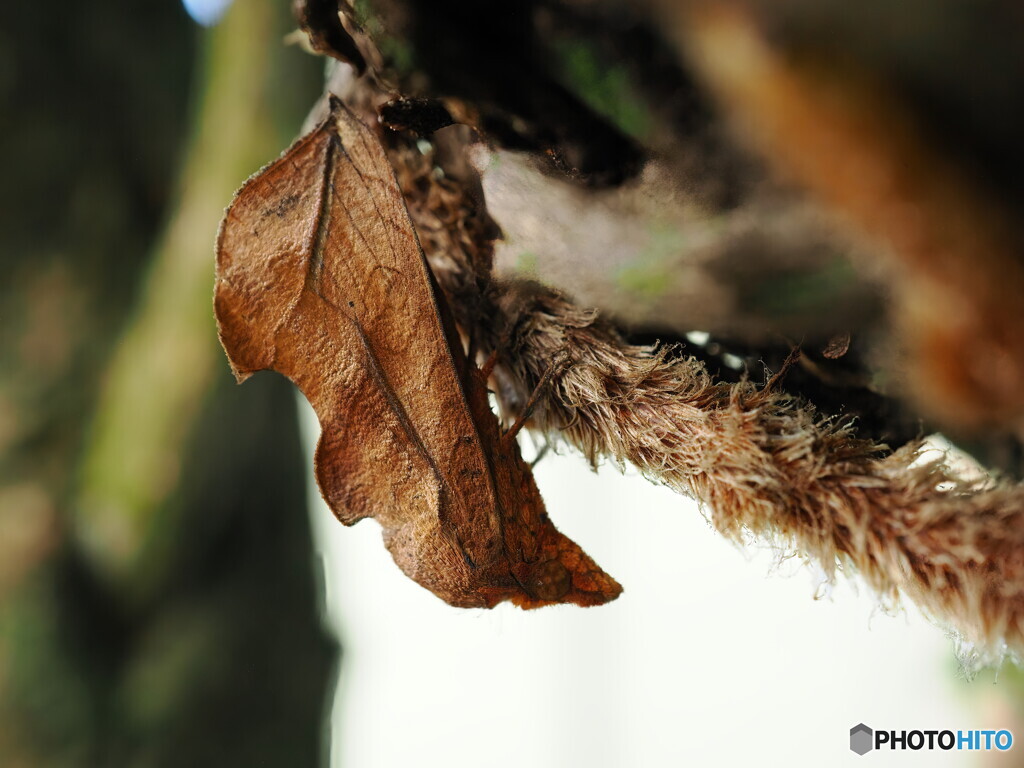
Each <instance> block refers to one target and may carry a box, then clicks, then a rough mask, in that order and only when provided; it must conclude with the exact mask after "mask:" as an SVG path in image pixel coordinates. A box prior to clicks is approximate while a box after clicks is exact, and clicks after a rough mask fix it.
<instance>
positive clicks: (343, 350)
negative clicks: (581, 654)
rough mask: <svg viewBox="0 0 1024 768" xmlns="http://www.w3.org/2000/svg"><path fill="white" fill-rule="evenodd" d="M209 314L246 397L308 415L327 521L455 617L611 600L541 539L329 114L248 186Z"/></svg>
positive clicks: (419, 260) (598, 580) (545, 528)
mask: <svg viewBox="0 0 1024 768" xmlns="http://www.w3.org/2000/svg"><path fill="white" fill-rule="evenodd" d="M215 307H216V315H217V320H218V323H219V328H220V337H221V342H222V343H223V345H224V349H225V350H226V352H227V354H228V358H229V359H230V361H231V365H232V368H233V370H234V372H235V374H236V376H237V377H238V378H239V380H244V379H245V378H247V377H248V376H249V375H251V374H252V373H253V372H255V371H258V370H263V369H273V370H276V371H279V372H280V373H283V374H284V375H285V376H287V377H288V378H290V379H291V380H292V381H294V382H295V383H296V384H297V385H298V386H299V388H300V389H301V390H302V392H303V393H304V394H305V395H306V397H307V399H308V400H309V401H310V403H311V404H312V405H313V407H314V409H315V410H316V412H317V415H318V417H319V419H320V424H321V427H322V430H323V433H322V435H321V438H320V442H319V445H318V447H317V453H316V475H317V480H318V482H319V484H320V488H321V491H322V492H323V495H324V498H325V499H326V500H327V503H328V504H329V505H330V507H331V509H332V510H333V511H334V513H335V514H336V515H337V516H338V518H339V519H340V520H341V521H342V522H343V523H345V524H347V525H351V524H353V523H355V522H357V521H358V520H361V519H362V518H364V517H373V518H375V519H376V520H377V521H378V522H379V523H380V524H381V526H382V527H383V529H384V540H385V543H386V545H387V547H388V549H389V550H390V551H391V554H392V556H393V557H394V559H395V561H396V562H397V563H398V565H399V566H400V567H401V568H402V570H403V571H405V573H406V574H407V575H409V576H410V577H411V578H413V579H415V580H416V581H417V582H419V583H420V584H421V585H423V586H425V587H427V588H428V589H430V590H431V591H432V592H434V593H435V594H437V595H438V596H439V597H441V598H443V599H444V600H446V601H447V602H449V603H451V604H453V605H458V606H483V607H491V606H493V605H495V604H497V603H498V602H501V601H503V600H511V601H513V602H514V603H516V604H518V605H520V606H522V607H527V608H532V607H536V606H540V605H546V604H550V603H576V604H578V605H596V604H600V603H604V602H607V601H609V600H612V599H614V598H615V597H617V596H618V594H619V592H620V591H621V588H620V587H619V585H618V584H617V583H616V582H615V581H614V580H613V579H612V578H610V577H609V576H607V575H606V574H605V573H604V572H603V571H601V569H600V568H599V567H598V566H597V565H596V564H595V563H594V562H593V561H592V560H591V559H590V558H589V557H588V556H587V555H586V554H585V553H584V552H583V551H582V550H581V549H580V548H579V547H578V546H577V545H576V544H574V543H573V542H572V541H570V540H569V539H568V538H566V537H565V536H563V535H562V534H560V533H559V532H558V531H557V530H556V529H555V528H554V526H553V525H552V524H551V522H550V520H549V519H548V516H547V514H546V512H545V510H544V505H543V501H542V500H541V497H540V494H539V492H538V490H537V486H536V484H535V483H534V480H533V477H532V475H531V473H530V470H529V467H528V466H527V465H526V464H525V463H524V462H523V460H522V458H521V456H520V453H519V448H518V445H517V444H516V442H515V440H514V439H508V438H505V437H503V436H502V435H501V433H500V430H499V424H498V421H497V419H496V417H495V416H494V414H493V413H492V412H491V410H490V407H489V405H488V399H487V390H486V382H485V379H484V377H483V376H482V375H481V373H480V371H479V370H477V369H476V368H475V367H474V366H473V364H472V362H470V361H468V360H467V359H466V357H465V355H464V353H463V351H462V347H461V344H460V342H459V337H458V334H457V332H456V329H455V326H454V323H453V321H452V320H451V317H450V313H449V310H448V308H447V306H446V304H445V302H444V298H443V296H442V295H441V294H440V293H439V291H438V290H437V288H436V285H435V283H434V279H433V275H432V273H431V272H430V269H429V267H428V266H427V263H426V260H425V259H424V257H423V253H422V251H421V249H420V246H419V242H418V241H417V239H416V235H415V233H414V230H413V227H412V223H411V222H410V220H409V214H408V212H407V211H406V208H405V204H404V202H403V200H402V196H401V193H400V191H399V188H398V185H397V183H396V181H395V176H394V172H393V170H392V168H391V166H390V165H389V164H388V160H387V157H386V156H385V154H384V151H383V149H382V147H381V146H380V144H379V142H378V141H377V139H376V137H375V136H374V135H373V134H372V133H371V132H370V130H369V129H368V128H366V126H365V125H363V124H362V123H361V122H360V121H359V120H358V119H357V118H355V117H354V116H353V115H352V114H351V113H350V112H349V111H348V110H347V109H346V108H345V107H344V106H343V105H342V104H341V102H340V101H339V100H337V99H332V101H331V112H330V115H329V117H328V118H327V119H326V120H325V121H324V122H323V123H322V124H320V125H319V126H318V127H317V128H315V129H314V130H313V131H312V132H311V133H309V134H308V135H306V136H305V137H303V138H301V139H299V141H297V142H296V143H295V144H294V145H293V146H292V147H291V148H290V149H289V150H288V151H287V152H286V153H285V154H284V155H283V156H282V157H281V159H279V160H277V161H276V162H275V163H273V164H271V165H270V166H268V167H267V168H266V169H264V170H263V171H262V172H261V173H259V174H258V175H257V176H255V177H254V178H252V179H251V180H250V181H249V182H247V183H246V184H245V185H244V186H243V187H242V189H241V190H240V191H239V192H238V194H237V196H236V198H235V200H234V202H233V203H232V205H231V207H230V208H229V209H228V211H227V214H226V215H225V218H224V222H223V224H222V227H221V232H220V236H219V239H218V244H217V286H216V297H215Z"/></svg>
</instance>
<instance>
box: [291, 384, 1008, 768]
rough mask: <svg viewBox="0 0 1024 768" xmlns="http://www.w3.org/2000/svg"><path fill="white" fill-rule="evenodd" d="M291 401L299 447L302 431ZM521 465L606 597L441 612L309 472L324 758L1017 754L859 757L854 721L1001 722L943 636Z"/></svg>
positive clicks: (550, 763) (592, 479) (673, 505)
mask: <svg viewBox="0 0 1024 768" xmlns="http://www.w3.org/2000/svg"><path fill="white" fill-rule="evenodd" d="M302 408H303V417H304V429H305V433H306V438H307V444H308V446H309V450H310V452H311V451H312V447H313V444H314V443H315V440H316V436H317V434H318V433H319V428H318V426H317V424H316V422H315V417H314V416H313V414H312V411H311V410H310V409H309V408H308V406H306V405H305V404H303V406H302ZM535 474H536V476H537V482H538V484H539V485H540V488H541V491H542V493H543V495H544V498H545V502H546V505H547V508H548V511H549V513H550V514H551V517H552V519H553V520H554V521H555V524H556V525H557V526H558V527H559V528H560V529H561V530H562V531H564V532H565V533H566V534H567V535H569V536H570V537H571V538H573V539H575V540H576V541H577V542H578V543H579V544H580V545H581V546H583V548H584V549H585V550H586V551H587V552H588V553H589V554H590V555H591V556H593V557H594V559H595V560H596V561H597V562H598V563H599V564H600V565H601V566H602V567H603V568H604V569H605V570H606V571H608V572H609V573H610V574H612V575H613V576H615V577H616V578H617V579H618V580H619V582H620V583H621V584H622V585H623V586H624V587H625V592H624V593H623V595H622V596H621V597H620V598H619V599H618V600H617V601H615V602H614V603H611V604H610V605H607V606H603V607H601V608H591V609H581V608H577V607H574V606H559V607H555V608H545V609H541V610H539V611H532V612H523V611H521V610H519V609H517V608H513V607H511V606H508V605H501V606H499V607H498V608H496V609H494V610H493V611H484V610H469V611H467V610H460V609H456V608H451V607H449V606H447V605H446V604H444V603H443V602H441V601H440V600H439V599H438V598H436V597H434V596H433V595H432V594H430V593H429V592H427V591H426V590H424V589H422V588H421V587H419V586H418V585H416V584H415V583H414V582H412V581H411V580H409V579H407V578H406V577H405V576H404V575H403V574H402V573H401V572H400V571H399V570H398V567H397V566H396V565H395V564H394V563H393V561H392V560H391V557H390V555H389V554H388V553H387V551H386V550H385V549H384V546H383V544H382V542H381V538H380V528H379V526H377V524H376V523H375V522H374V521H372V520H366V521H363V522H361V523H359V524H358V525H356V526H355V527H353V528H344V527H343V526H342V525H340V524H339V523H337V522H336V521H335V519H334V517H333V515H332V514H331V513H330V511H329V510H328V509H327V508H326V506H325V505H324V504H323V502H322V501H320V497H319V493H318V492H317V491H316V490H315V487H314V488H313V491H312V492H313V494H314V499H315V503H314V505H313V507H314V508H313V509H312V516H313V522H314V530H315V535H316V537H317V540H318V542H319V546H320V547H321V550H322V557H323V570H324V577H325V600H326V620H327V622H328V624H329V625H330V626H331V627H332V628H333V629H334V630H335V631H336V632H337V633H338V636H339V637H340V638H341V641H342V643H343V646H344V657H343V661H342V666H341V670H340V684H339V688H338V691H337V695H336V699H335V705H334V711H333V723H332V728H331V747H330V752H331V766H332V768H385V766H386V767H388V768H399V767H401V768H406V767H407V766H408V767H413V766H415V768H431V766H445V767H446V768H461V767H463V766H466V767H467V768H469V767H470V766H473V767H476V766H480V767H481V768H524V767H528V768H566V767H572V766H587V768H606V767H607V768H612V767H615V768H619V767H631V766H644V767H648V766H650V767H654V766H659V767H660V766H691V765H692V766H746V765H757V766H766V767H767V766H815V767H816V768H817V767H818V766H844V765H850V766H853V765H857V766H862V767H863V766H869V765H870V766H887V765H893V766H895V765H900V766H967V765H1000V766H1011V765H1019V764H1021V762H1024V761H1020V760H1018V757H1019V755H1020V754H1021V749H1024V742H1021V743H1019V744H1015V745H1014V748H1013V749H1012V750H1011V751H1010V752H1008V753H1005V754H994V753H989V754H988V755H986V757H985V762H984V763H982V762H981V761H979V760H978V758H977V756H974V757H970V756H968V755H967V754H966V753H957V752H942V751H940V750H936V751H932V752H929V751H926V750H925V751H921V752H911V751H904V752H895V753H885V752H871V753H869V754H868V755H866V756H864V757H860V756H857V755H855V754H854V753H852V752H850V751H849V729H850V728H851V727H852V726H854V725H856V724H857V723H859V722H864V723H867V724H868V725H869V726H872V727H882V728H886V729H904V728H905V729H907V730H912V729H920V730H926V729H939V730H942V729H947V728H948V729H950V730H954V731H955V730H957V729H967V728H979V729H981V728H995V729H998V728H1002V727H1007V728H1010V729H1011V730H1012V729H1013V723H1012V720H1011V718H1010V716H1009V713H1008V712H1006V711H1004V709H1005V707H1003V708H1000V704H999V701H1000V691H999V690H998V685H994V684H993V676H992V674H991V673H989V674H987V675H984V674H983V675H982V676H980V677H979V678H978V679H977V680H975V681H974V682H967V681H966V680H964V679H963V678H962V676H958V675H957V670H958V666H957V663H956V661H955V659H954V657H953V649H952V645H951V643H950V642H949V641H948V640H947V639H946V638H945V637H944V635H943V633H942V631H941V630H939V629H938V628H936V627H935V626H933V625H931V624H929V623H928V622H926V621H925V620H924V619H922V618H921V617H920V616H919V615H917V614H916V613H913V612H908V613H904V614H900V615H898V616H889V615H886V614H884V613H882V612H881V611H879V610H877V608H876V602H875V600H874V599H873V597H872V596H871V594H870V593H869V592H868V591H867V590H866V589H864V588H860V589H859V590H857V589H856V588H855V586H853V585H851V583H850V582H849V581H845V582H843V583H841V584H840V585H839V586H838V587H837V588H836V589H835V590H833V591H832V593H831V594H830V595H829V596H828V597H826V598H824V599H818V600H815V599H814V595H815V592H816V582H815V577H814V573H813V571H812V570H811V569H810V568H809V567H807V566H804V565H801V564H799V563H796V562H795V561H793V562H792V563H789V564H786V565H784V566H783V567H781V568H778V567H775V565H776V558H775V557H774V556H773V554H772V553H771V552H769V551H766V550H761V551H755V554H753V555H751V554H750V553H749V552H748V551H742V552H741V551H740V550H739V549H737V548H736V547H734V546H733V545H731V544H729V543H728V542H726V541H725V540H724V539H722V537H721V536H719V535H718V534H716V533H715V532H714V531H713V530H711V529H710V528H709V527H708V525H707V523H705V521H704V519H703V518H702V517H701V515H700V513H699V511H698V509H697V507H696V505H695V504H694V503H693V502H691V501H690V500H688V499H685V498H683V497H681V496H679V495H678V494H675V493H673V492H671V491H669V490H668V489H666V488H662V487H657V486H654V485H652V484H650V483H648V482H646V481H645V480H644V479H642V478H641V477H639V476H638V475H636V474H632V475H630V474H627V475H625V476H623V475H621V474H619V472H618V471H617V470H616V469H614V468H612V467H605V468H603V469H602V470H601V471H600V472H599V473H596V474H595V473H593V472H591V471H590V470H589V468H588V467H587V465H586V463H585V462H584V461H583V460H582V459H580V458H578V457H576V456H553V455H550V454H549V455H548V456H547V457H545V458H544V459H543V460H542V461H541V463H540V464H539V465H538V466H537V468H536V471H535ZM310 482H311V484H312V482H313V481H312V479H311V480H310ZM858 591H859V594H858ZM1014 735H1015V737H1017V738H1018V739H1019V738H1024V734H1021V733H1015V734H1014Z"/></svg>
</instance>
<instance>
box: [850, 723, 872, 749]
mask: <svg viewBox="0 0 1024 768" xmlns="http://www.w3.org/2000/svg"><path fill="white" fill-rule="evenodd" d="M872 735H873V734H872V732H871V729H870V728H868V727H867V726H866V725H864V723H857V725H855V726H853V728H851V729H850V749H851V750H853V751H854V752H856V753H857V754H858V755H864V754H867V753H868V752H870V751H871V750H872V749H873V748H874V745H873V744H872V743H871V742H872V741H873V739H872V738H871V737H872Z"/></svg>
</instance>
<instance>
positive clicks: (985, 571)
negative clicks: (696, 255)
mask: <svg viewBox="0 0 1024 768" xmlns="http://www.w3.org/2000/svg"><path fill="white" fill-rule="evenodd" d="M392 138H393V137H392ZM449 138H450V137H449ZM443 143H444V142H443V141H442V142H441V145H442V147H443ZM456 143H457V142H456ZM394 144H395V147H394V149H393V150H392V161H393V164H394V165H395V167H396V169H397V170H398V172H399V179H400V182H401V184H402V187H403V191H404V192H405V194H406V198H407V202H408V204H409V207H410V212H411V214H412V216H413V219H414V221H415V222H416V225H417V229H418V232H419V235H420V238H421V241H422V244H423V246H424V249H425V250H426V252H427V254H428V257H429V258H430V259H431V262H432V265H433V267H434V270H435V273H436V275H437V277H438V280H439V282H440V284H441V286H442V287H443V288H444V290H445V292H446V293H447V294H448V296H449V297H450V299H451V302H452V304H453V310H454V312H455V315H456V318H457V320H458V321H459V323H460V325H461V326H462V327H463V328H464V329H467V331H468V332H469V333H471V334H472V336H473V344H474V346H475V348H476V349H477V350H478V351H479V352H480V353H481V354H483V355H486V354H487V353H488V352H490V351H491V350H494V349H498V350H499V355H500V361H501V362H500V364H499V366H498V368H497V369H496V371H495V377H496V381H497V382H498V389H499V391H498V397H499V401H500V403H501V404H502V407H503V408H504V409H505V410H506V411H507V412H508V413H509V414H511V415H513V416H514V415H515V414H516V413H517V412H518V410H519V409H520V408H521V406H522V404H523V403H525V401H526V399H527V396H528V395H529V393H530V392H531V391H532V390H533V388H534V387H535V385H536V383H537V382H538V381H539V380H540V378H541V377H542V376H543V374H544V372H545V371H546V370H547V369H548V367H549V365H550V364H551V361H553V360H554V359H556V357H558V356H560V355H563V354H568V356H569V360H570V364H569V365H568V366H567V367H566V368H565V372H564V373H563V374H562V375H561V376H560V377H558V378H557V380H556V381H555V382H554V383H553V385H552V386H551V387H550V388H548V390H547V392H546V393H545V396H544V397H542V398H541V401H540V402H539V404H538V406H537V408H536V409H535V411H534V413H533V418H532V423H531V425H532V426H533V427H534V428H536V429H538V430H540V431H542V432H543V433H544V434H546V435H548V436H549V437H550V438H553V439H557V440H560V441H563V442H565V443H567V444H569V445H571V446H573V447H575V448H576V449H578V450H580V451H581V452H582V453H583V454H584V455H585V456H587V458H588V459H589V460H590V461H591V462H596V461H598V460H599V459H600V458H609V459H611V460H613V461H615V462H619V463H622V462H630V463H632V464H634V465H636V466H637V467H638V468H639V469H640V470H641V471H642V472H643V473H644V474H645V475H646V476H647V477H648V478H650V479H651V480H655V481H658V482H662V483H664V484H666V485H668V486H669V487H671V488H673V489H674V490H676V491H679V492H681V493H684V494H686V495H689V496H692V497H694V498H696V499H698V500H699V501H700V502H701V503H702V504H703V505H704V506H705V507H706V509H707V510H708V512H709V514H710V520H711V522H712V523H713V525H714V526H715V528H716V529H717V530H718V531H720V532H721V533H722V534H724V535H725V536H728V537H729V538H731V539H733V540H737V541H739V540H741V538H742V536H743V534H744V532H746V531H749V532H750V533H753V534H755V535H757V536H760V537H763V538H766V539H768V540H770V541H773V542H775V543H777V544H779V545H782V546H786V547H793V548H795V549H796V550H797V551H799V552H801V553H802V554H803V555H805V556H807V557H809V558H813V559H814V560H816V561H817V562H818V563H820V565H821V566H822V568H823V569H824V570H825V572H826V573H827V574H829V576H834V574H835V572H836V571H837V570H838V569H846V568H848V567H852V568H853V569H856V571H858V572H859V573H860V574H861V575H862V576H863V577H864V579H865V580H866V581H867V582H868V584H870V585H871V587H872V588H873V589H875V590H876V591H877V592H878V593H879V594H880V595H881V596H882V597H883V599H884V600H886V602H889V603H893V602H895V601H896V600H897V599H898V598H899V596H900V595H904V596H906V597H908V598H910V599H911V600H913V601H914V602H916V603H917V604H918V605H919V606H920V607H921V608H922V609H924V610H925V611H926V612H927V613H929V614H930V615H932V616H933V617H934V618H936V619H937V620H939V621H941V622H943V623H948V624H950V625H952V626H953V627H955V628H956V630H957V631H958V632H959V633H961V635H962V636H963V637H964V638H965V639H966V640H967V641H969V642H970V643H972V644H975V645H976V646H977V647H979V648H983V649H986V650H989V651H996V652H1001V651H1003V650H1005V649H1006V648H1009V650H1010V651H1011V652H1016V651H1019V650H1020V649H1021V648H1024V546H1022V545H1024V524H1022V523H1024V520H1022V519H1021V518H1022V514H1021V510H1022V508H1024V505H1022V501H1024V486H1021V485H1014V484H1010V483H998V482H996V481H993V480H990V479H986V480H984V481H977V480H973V481H972V480H968V479H965V478H962V477H959V476H957V475H956V474H955V473H954V472H953V471H952V470H951V469H950V468H949V467H947V466H945V465H944V464H942V463H941V462H931V463H922V462H920V461H918V459H919V458H920V447H919V446H918V447H911V448H905V449H903V450H900V451H897V452H895V453H888V452H887V451H886V449H885V448H884V446H879V445H875V444H873V443H871V442H869V441H865V440H860V439H858V438H857V437H856V435H855V432H854V428H853V426H852V425H851V424H849V423H841V422H838V421H835V420H830V419H823V418H821V417H820V416H819V415H817V414H816V412H815V410H814V409H813V407H811V406H809V405H806V404H804V403H802V402H800V401H798V400H796V399H794V398H792V397H790V396H788V395H786V394H784V393H782V392H780V391H777V390H776V389H775V388H774V387H773V386H771V382H770V383H769V385H768V386H765V387H763V388H759V387H757V386H755V385H754V384H753V383H752V382H750V381H742V382H740V383H738V384H726V383H715V382H713V381H712V380H711V378H710V377H709V375H708V374H707V372H706V370H705V368H704V366H703V365H702V364H701V363H700V362H698V361H696V360H694V359H692V358H682V359H671V358H670V357H669V356H668V354H666V352H665V351H664V350H658V349H655V348H651V347H637V346H630V345H628V344H625V343H624V342H623V340H622V339H621V337H620V336H619V335H618V334H617V333H616V331H615V330H614V329H613V328H612V327H611V326H610V325H608V324H606V323H604V322H603V321H601V320H600V319H598V318H597V316H596V314H595V313H593V312H588V311H584V310H581V309H579V308H578V307H576V306H574V305H573V304H572V303H570V302H569V301H567V300H566V299H564V298H562V297H560V296H558V295H556V294H554V293H552V292H550V291H547V290H544V289H530V290H527V289H523V288H522V287H519V288H516V287H514V286H504V287H502V288H500V289H499V288H497V287H495V286H494V285H493V284H492V283H490V281H489V269H490V253H491V250H490V247H491V242H492V239H491V238H492V237H493V228H492V227H491V226H490V224H489V222H488V220H487V217H486V214H485V213H484V212H483V210H482V206H480V205H478V204H477V203H476V202H475V201H474V199H473V196H472V195H471V194H468V193H467V192H466V190H467V189H471V188H473V184H472V183H471V182H468V181H466V180H465V179H463V180H462V181H461V182H459V181H458V180H457V179H458V176H459V174H460V173H464V172H465V168H464V167H463V168H459V167H458V164H457V163H456V164H454V165H452V164H451V163H449V165H448V166H446V171H448V172H449V173H448V175H447V176H446V177H440V176H439V175H438V174H437V173H435V172H433V164H434V162H435V159H434V158H425V157H423V156H421V155H420V154H419V153H418V152H417V151H415V150H413V149H411V148H410V147H408V146H406V145H402V144H401V143H400V141H398V140H395V141H394ZM452 156H453V157H456V156H457V153H453V154H452ZM439 162H443V158H442V159H441V160H439ZM452 177H455V179H456V180H453V179H452Z"/></svg>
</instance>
